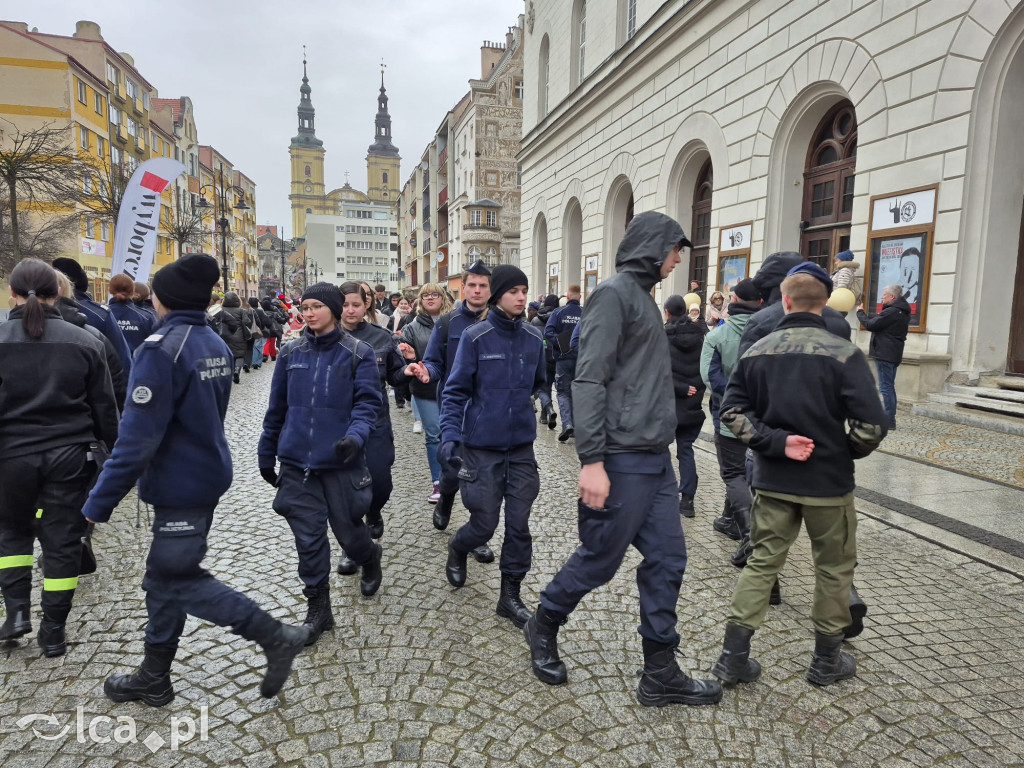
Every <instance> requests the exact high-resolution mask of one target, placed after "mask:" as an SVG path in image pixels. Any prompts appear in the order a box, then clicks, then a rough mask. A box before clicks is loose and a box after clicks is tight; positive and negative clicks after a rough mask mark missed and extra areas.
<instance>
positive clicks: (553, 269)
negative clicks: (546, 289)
mask: <svg viewBox="0 0 1024 768" xmlns="http://www.w3.org/2000/svg"><path fill="white" fill-rule="evenodd" d="M558 267H559V265H558V262H555V263H554V264H548V277H558Z"/></svg>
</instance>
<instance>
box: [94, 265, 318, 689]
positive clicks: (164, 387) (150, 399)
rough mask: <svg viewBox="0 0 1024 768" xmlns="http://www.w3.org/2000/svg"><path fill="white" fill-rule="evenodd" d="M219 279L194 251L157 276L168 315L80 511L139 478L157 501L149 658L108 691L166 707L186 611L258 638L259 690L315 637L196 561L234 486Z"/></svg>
mask: <svg viewBox="0 0 1024 768" xmlns="http://www.w3.org/2000/svg"><path fill="white" fill-rule="evenodd" d="M219 277H220V270H219V268H218V266H217V262H216V260H215V259H213V258H211V257H210V256H206V255H203V254H187V255H185V256H183V257H181V258H180V259H178V261H175V262H172V263H170V264H168V265H167V266H165V267H163V268H162V269H161V270H160V271H159V272H157V273H156V275H154V277H153V294H154V301H153V304H154V306H155V307H156V310H157V314H158V315H159V317H160V318H161V320H162V323H161V325H160V326H159V327H158V328H157V329H156V332H155V333H154V334H153V335H152V336H150V337H149V339H147V340H146V341H145V342H143V344H142V346H141V347H139V349H138V353H137V356H136V358H135V366H134V367H133V368H132V372H131V378H130V380H129V385H128V392H129V394H128V399H127V402H126V403H125V410H124V414H123V417H122V420H121V429H120V433H119V435H118V439H117V442H116V443H115V445H114V450H113V453H112V454H111V457H110V459H109V460H108V461H107V463H106V464H105V465H104V467H103V472H102V473H101V475H100V478H99V481H98V482H97V483H96V487H95V488H93V490H92V493H91V494H90V495H89V499H88V501H86V504H85V507H84V509H83V510H82V514H83V515H84V516H85V517H86V519H88V520H90V521H92V522H97V523H99V522H106V521H107V520H109V519H110V515H111V512H112V511H113V509H114V507H115V506H116V505H117V504H118V503H119V502H120V501H121V499H123V498H124V496H125V494H127V493H128V491H129V490H131V488H132V486H133V485H134V484H135V481H136V480H138V479H139V478H140V476H141V481H140V483H139V495H140V497H141V498H142V500H143V501H145V502H147V503H148V504H152V505H153V543H152V545H151V547H150V550H149V557H148V558H147V560H146V576H145V578H144V579H143V582H142V588H143V589H144V590H145V591H146V608H147V610H148V612H149V623H148V624H147V625H146V645H145V657H144V658H143V660H142V664H141V666H140V667H139V668H138V669H137V670H136V671H135V672H133V673H131V674H122V675H113V676H111V677H109V678H107V680H106V682H104V684H103V692H104V693H106V695H107V697H108V698H110V699H112V700H114V701H137V700H139V699H141V700H142V701H144V702H145V703H146V704H149V705H151V706H154V707H161V706H163V705H165V704H167V703H168V702H170V701H171V700H173V699H174V686H173V685H172V683H171V677H170V670H171V663H172V662H173V660H174V655H175V653H176V651H177V649H178V639H179V638H180V637H181V632H182V630H183V629H184V627H185V618H186V616H187V615H192V616H197V617H199V618H201V619H205V620H207V621H210V622H213V623H214V624H217V625H219V626H229V627H231V630H232V632H234V633H235V634H238V635H241V636H242V637H244V638H246V639H248V640H254V641H255V642H257V643H259V644H260V645H261V646H262V647H263V650H264V652H265V653H266V656H267V670H266V674H265V675H264V677H263V682H262V684H261V685H260V693H261V694H262V695H263V696H265V697H267V698H270V697H272V696H275V695H276V694H277V692H278V691H279V690H281V687H282V686H283V685H284V683H285V680H286V679H287V678H288V674H289V673H290V672H291V668H292V660H293V659H294V658H295V656H296V655H297V654H298V653H299V652H300V651H301V650H302V648H303V646H304V645H305V643H306V638H307V637H308V635H309V630H307V629H306V628H305V627H293V626H288V625H285V624H282V623H281V622H279V621H277V620H276V619H273V618H271V617H270V615H269V614H267V613H266V611H263V610H261V609H260V608H259V606H257V605H256V603H254V602H253V601H252V600H250V599H249V598H248V597H246V596H245V595H243V594H241V593H239V592H236V591H235V590H233V589H231V588H230V587H228V586H226V585H225V584H222V583H221V582H219V581H217V579H216V578H214V577H213V575H212V574H210V572H209V571H207V570H206V569H205V568H203V567H202V566H201V562H202V560H203V556H204V555H205V554H206V537H207V535H208V534H209V532H210V525H211V524H212V522H213V511H214V509H215V508H216V506H217V502H218V500H219V499H220V496H221V495H222V494H223V493H224V492H225V491H227V489H228V487H229V486H230V485H231V453H230V452H229V450H228V442H227V438H226V437H225V436H224V417H225V414H226V413H227V409H228V397H229V395H230V394H231V373H232V360H231V353H230V351H229V350H228V348H227V345H226V344H225V343H224V341H223V340H222V339H220V338H219V337H218V336H217V334H216V332H214V331H213V330H212V329H211V328H210V327H209V326H208V325H207V324H206V307H207V305H208V304H209V303H210V293H211V291H212V290H213V284H214V283H216V282H217V280H218V278H219Z"/></svg>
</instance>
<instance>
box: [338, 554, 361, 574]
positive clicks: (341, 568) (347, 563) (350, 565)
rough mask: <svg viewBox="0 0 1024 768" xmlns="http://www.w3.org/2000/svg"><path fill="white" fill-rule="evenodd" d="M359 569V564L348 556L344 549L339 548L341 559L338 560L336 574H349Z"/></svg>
mask: <svg viewBox="0 0 1024 768" xmlns="http://www.w3.org/2000/svg"><path fill="white" fill-rule="evenodd" d="M358 570H359V565H358V564H356V561H355V560H353V559H352V558H351V557H349V556H348V553H347V552H345V550H344V549H343V550H341V559H340V560H339V561H338V575H339V576H351V575H352V574H353V573H356V572H357V571H358Z"/></svg>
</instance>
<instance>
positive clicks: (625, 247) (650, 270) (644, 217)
mask: <svg viewBox="0 0 1024 768" xmlns="http://www.w3.org/2000/svg"><path fill="white" fill-rule="evenodd" d="M677 246H679V247H683V246H686V247H690V246H691V243H690V240H689V239H688V238H687V237H686V233H685V232H684V231H683V228H682V227H681V226H679V223H678V222H677V221H675V219H672V218H671V217H669V216H666V215H665V214H663V213H658V212H657V211H645V212H644V213H641V214H639V215H637V216H634V217H633V220H632V221H631V222H629V225H628V226H627V227H626V233H625V234H624V235H623V236H622V242H621V243H620V244H619V250H618V252H617V253H616V254H615V271H616V272H629V273H630V274H633V275H635V276H636V278H637V280H638V281H639V282H640V284H641V285H642V286H643V287H644V289H645V290H650V289H651V288H653V287H654V286H655V285H656V284H657V283H660V282H661V279H662V278H661V265H662V264H663V263H664V262H665V257H666V256H668V254H669V251H671V250H672V249H673V248H675V247H677Z"/></svg>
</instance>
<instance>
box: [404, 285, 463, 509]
mask: <svg viewBox="0 0 1024 768" xmlns="http://www.w3.org/2000/svg"><path fill="white" fill-rule="evenodd" d="M451 309H452V303H451V301H449V299H448V296H447V294H445V292H444V289H443V288H442V287H441V286H440V285H438V284H437V283H427V284H426V285H424V286H423V288H421V289H420V297H419V309H418V310H417V311H416V316H415V317H414V318H413V320H412V321H410V322H409V323H408V324H406V326H405V327H404V328H403V329H402V343H401V344H399V345H398V351H399V352H401V353H402V356H403V357H404V358H405V359H406V360H407V361H409V362H417V361H419V360H422V359H423V355H425V354H426V352H427V342H428V341H429V340H430V334H431V332H432V331H433V330H434V321H435V320H437V318H439V317H440V316H441V315H443V314H445V313H446V312H451ZM406 319H407V320H408V319H409V316H406ZM409 389H410V390H411V391H412V401H413V403H414V404H415V405H416V409H417V411H418V412H419V415H420V419H421V420H422V422H423V432H424V435H425V436H426V440H427V465H428V466H429V467H430V477H431V480H432V481H433V483H434V485H433V490H432V491H431V493H430V495H429V496H428V497H427V501H429V502H430V503H431V504H436V503H437V502H438V501H439V500H440V499H441V489H440V487H439V486H438V483H440V481H441V463H440V462H439V461H438V459H437V449H438V446H439V445H440V443H441V427H440V417H441V410H440V404H439V403H438V394H439V393H438V391H437V382H436V381H433V380H431V381H429V382H427V383H426V384H424V383H423V382H421V381H420V380H419V379H409Z"/></svg>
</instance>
